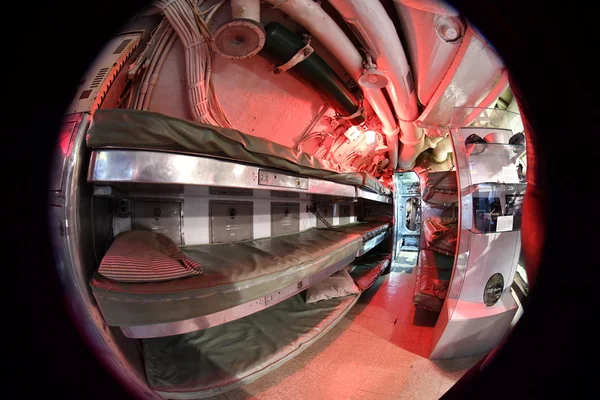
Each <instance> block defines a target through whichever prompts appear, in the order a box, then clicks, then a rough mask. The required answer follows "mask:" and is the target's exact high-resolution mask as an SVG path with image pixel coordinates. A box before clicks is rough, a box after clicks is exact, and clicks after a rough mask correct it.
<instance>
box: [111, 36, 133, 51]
mask: <svg viewBox="0 0 600 400" xmlns="http://www.w3.org/2000/svg"><path fill="white" fill-rule="evenodd" d="M131 40H132V39H124V40H123V41H122V42H121V44H120V45H119V46H118V47H117V48H116V49H115V51H114V52H113V54H121V53H122V52H123V50H125V47H127V45H128V44H129V43H131Z"/></svg>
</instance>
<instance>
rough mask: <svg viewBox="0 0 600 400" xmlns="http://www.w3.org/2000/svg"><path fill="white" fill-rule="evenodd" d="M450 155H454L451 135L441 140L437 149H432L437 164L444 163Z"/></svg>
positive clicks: (436, 146)
mask: <svg viewBox="0 0 600 400" xmlns="http://www.w3.org/2000/svg"><path fill="white" fill-rule="evenodd" d="M448 153H452V140H451V138H450V135H448V136H446V137H445V138H444V139H442V140H440V141H439V142H438V143H437V144H436V145H435V147H432V149H431V155H432V156H433V159H434V160H435V162H438V163H440V162H444V161H446V160H447V159H448Z"/></svg>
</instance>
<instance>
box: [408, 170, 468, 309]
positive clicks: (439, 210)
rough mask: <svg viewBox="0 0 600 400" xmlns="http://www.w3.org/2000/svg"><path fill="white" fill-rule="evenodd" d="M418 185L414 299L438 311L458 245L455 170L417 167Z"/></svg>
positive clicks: (444, 296)
mask: <svg viewBox="0 0 600 400" xmlns="http://www.w3.org/2000/svg"><path fill="white" fill-rule="evenodd" d="M415 172H416V173H417V175H418V176H419V181H420V186H421V201H422V203H421V212H422V220H421V221H422V222H421V224H422V228H421V232H422V233H423V234H422V235H421V242H420V246H419V247H420V250H419V259H418V262H417V266H416V284H415V290H414V295H413V303H414V305H415V306H416V307H418V308H423V309H426V310H429V311H436V312H439V311H440V310H441V309H442V305H443V303H444V300H445V298H446V293H447V290H448V286H449V284H450V278H451V275H452V268H453V266H454V255H455V254H456V246H457V230H458V218H457V213H458V210H457V204H456V203H457V201H458V189H457V181H456V171H454V170H450V171H443V172H430V171H428V170H427V169H424V168H416V169H415Z"/></svg>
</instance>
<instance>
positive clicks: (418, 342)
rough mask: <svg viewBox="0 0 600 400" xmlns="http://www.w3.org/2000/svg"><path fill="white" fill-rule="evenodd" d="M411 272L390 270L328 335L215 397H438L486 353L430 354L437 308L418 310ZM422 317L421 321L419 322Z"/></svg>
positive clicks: (341, 399) (326, 399)
mask: <svg viewBox="0 0 600 400" xmlns="http://www.w3.org/2000/svg"><path fill="white" fill-rule="evenodd" d="M414 284H415V277H414V275H413V274H412V273H406V272H401V271H392V272H391V273H390V274H388V275H386V276H383V277H381V278H379V280H378V281H377V283H376V284H375V285H374V286H373V287H372V288H371V289H369V290H368V291H366V292H365V293H363V295H362V296H361V298H360V299H359V301H358V303H357V304H356V305H355V306H354V307H353V308H352V310H351V311H350V313H349V314H348V315H347V316H346V317H345V318H344V320H343V321H341V322H340V323H339V324H338V325H336V326H335V327H334V328H333V329H332V330H331V331H330V332H329V333H327V335H325V336H324V337H323V338H321V339H320V340H319V341H318V342H317V343H315V344H314V345H312V346H311V347H309V348H308V349H307V350H306V351H304V352H303V353H302V354H300V355H299V356H297V357H296V358H294V359H292V360H291V361H289V362H288V363H286V364H285V365H283V366H282V367H281V368H279V369H277V370H275V371H273V372H271V373H269V374H267V375H265V376H263V377H262V378H260V379H258V380H256V381H255V382H253V383H251V384H249V385H247V386H244V387H242V388H241V389H238V390H235V391H231V392H228V393H225V394H223V395H220V396H216V397H213V398H212V399H219V400H234V399H283V400H286V399H287V400H296V399H306V400H318V399H323V400H345V399H380V400H381V399H417V400H418V399H431V400H433V399H437V398H439V397H440V396H441V395H443V394H444V393H445V392H446V391H447V390H448V389H449V388H450V387H451V386H452V385H453V384H454V382H456V381H457V380H458V379H459V378H460V377H461V376H462V374H463V373H465V372H466V371H467V370H468V369H469V368H470V367H471V366H473V365H474V364H475V363H476V362H477V361H478V360H479V358H480V357H481V356H474V357H464V358H457V359H453V360H442V361H431V360H429V359H427V356H428V355H429V352H430V349H431V344H432V343H431V342H432V333H433V327H432V326H424V325H427V324H429V325H433V324H434V323H435V321H434V319H432V315H431V314H429V315H421V314H420V313H417V314H415V307H414V305H413V303H412V293H413V288H414ZM419 325H421V326H419Z"/></svg>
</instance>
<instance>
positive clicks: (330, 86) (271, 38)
mask: <svg viewBox="0 0 600 400" xmlns="http://www.w3.org/2000/svg"><path fill="white" fill-rule="evenodd" d="M265 32H266V34H267V36H266V37H267V40H266V42H265V46H264V48H263V51H264V52H265V53H267V54H268V55H269V56H270V58H272V59H274V60H275V61H276V62H279V63H280V64H285V63H286V62H287V61H288V60H290V59H292V58H293V57H295V56H296V55H297V54H299V52H301V50H303V49H305V50H306V44H305V43H304V42H303V41H302V40H301V39H300V38H299V37H297V36H296V35H295V34H294V33H292V32H291V31H290V30H289V29H287V28H286V27H285V26H283V25H281V24H280V23H279V22H271V23H270V24H267V25H266V26H265ZM276 69H277V68H276ZM289 69H290V70H292V71H295V72H297V73H298V74H299V75H300V76H301V77H302V78H303V79H304V80H305V81H306V82H307V83H309V84H311V85H312V86H313V87H314V88H315V89H317V91H318V92H319V93H320V94H321V96H323V98H325V100H326V101H327V102H328V103H329V104H331V105H332V107H333V108H334V109H335V110H336V111H337V112H338V113H339V114H341V115H343V116H345V117H347V119H348V120H349V121H350V123H352V125H360V124H362V123H363V122H365V117H364V115H363V113H362V112H360V111H359V106H360V104H359V102H358V99H357V98H356V97H355V96H354V95H353V94H352V92H350V90H349V89H348V88H347V87H346V85H345V84H344V82H343V81H342V79H341V78H340V77H339V76H338V75H337V74H336V73H335V71H334V70H333V69H331V67H330V66H329V65H328V64H327V63H326V62H325V61H323V59H322V58H321V57H319V56H318V55H317V54H316V53H314V52H311V51H309V52H306V53H305V54H304V55H303V59H301V60H299V61H298V62H296V63H295V64H294V65H293V66H291V67H290V68H289Z"/></svg>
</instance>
